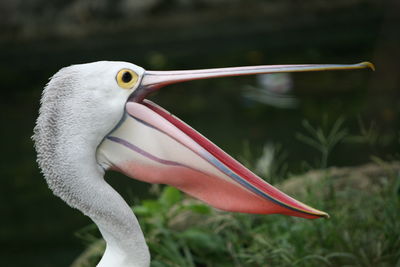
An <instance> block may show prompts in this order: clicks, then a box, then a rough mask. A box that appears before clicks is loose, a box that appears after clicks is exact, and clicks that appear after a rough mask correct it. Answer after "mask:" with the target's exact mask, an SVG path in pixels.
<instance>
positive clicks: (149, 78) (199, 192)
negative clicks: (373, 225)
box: [33, 61, 373, 266]
mask: <svg viewBox="0 0 400 267" xmlns="http://www.w3.org/2000/svg"><path fill="white" fill-rule="evenodd" d="M366 67H370V68H373V66H372V64H371V63H368V62H364V63H359V64H354V65H275V66H252V67H235V68H220V69H205V70H186V71H146V70H144V69H143V68H141V67H139V66H136V65H134V64H131V63H127V62H109V61H100V62H94V63H89V64H81V65H73V66H70V67H66V68H63V69H61V70H60V71H59V72H57V73H56V74H55V75H54V76H53V77H52V78H51V80H50V81H49V83H48V84H47V86H46V87H45V89H44V91H43V95H42V99H41V107H40V111H39V117H38V119H37V123H36V126H35V129H34V136H33V139H34V141H35V148H36V151H37V154H38V163H39V167H40V168H41V170H42V173H43V175H44V177H45V178H46V180H47V183H48V185H49V187H50V188H51V189H52V190H53V192H54V194H56V195H57V196H59V197H60V198H61V199H63V200H64V201H65V202H66V203H67V204H69V205H70V206H71V207H74V208H77V209H79V210H80V211H82V212H83V213H84V214H85V215H87V216H89V217H90V218H91V219H92V220H93V221H94V222H95V223H96V224H97V225H98V227H99V229H100V231H101V233H102V235H103V237H104V239H105V240H106V242H107V248H106V251H105V254H104V256H103V258H102V260H101V261H100V262H99V264H98V266H148V265H149V263H150V255H149V251H148V248H147V245H146V243H145V240H144V237H143V233H142V231H141V229H140V226H139V224H138V222H137V219H136V217H135V216H134V214H133V213H132V211H131V209H130V208H129V206H128V205H127V204H126V202H125V201H124V200H123V199H122V197H121V196H120V195H119V194H118V193H117V192H116V191H115V190H114V189H113V188H112V187H111V186H109V185H108V183H106V182H105V180H104V173H105V171H106V170H108V169H114V170H118V171H120V172H122V173H124V174H126V175H127V176H129V177H132V178H135V179H138V180H142V181H146V182H149V183H162V184H169V185H172V186H175V187H177V188H179V189H180V190H182V191H184V192H186V193H188V194H189V195H191V196H193V197H195V198H198V199H200V200H202V201H204V202H206V203H208V204H210V205H212V206H214V207H216V208H219V209H222V210H227V211H235V212H245V213H259V214H271V213H280V214H286V215H291V216H298V217H303V218H320V217H327V216H328V215H327V214H326V213H325V212H322V211H319V210H317V209H314V208H311V207H310V206H308V205H306V204H303V203H301V202H299V201H297V200H295V199H293V198H291V197H289V196H287V195H286V194H284V193H283V192H281V191H279V190H278V189H276V188H274V187H273V186H271V185H270V184H268V183H267V182H265V181H264V180H262V179H261V178H259V177H258V176H257V175H255V174H254V173H252V172H251V171H250V170H248V169H247V168H245V167H244V166H243V165H241V164H240V163H239V162H237V161H236V160H234V159H233V158H232V157H230V156H229V155H228V154H226V153H225V152H224V151H222V150H221V149H220V148H218V147H217V146H216V145H215V144H213V143H212V142H211V141H209V140H208V139H206V138H205V137H204V136H202V135H201V134H200V133H198V132H197V131H195V130H194V129H193V128H191V127H190V126H188V125H187V124H185V123H184V122H183V121H181V120H179V119H178V118H176V117H175V116H173V115H172V114H170V113H169V112H168V111H166V110H164V109H162V108H161V107H159V106H158V105H156V104H154V103H153V102H151V101H149V100H147V99H146V97H147V96H148V95H149V94H150V93H151V92H153V91H155V90H158V89H160V88H162V87H164V86H166V85H168V84H172V83H178V82H184V81H189V80H195V79H205V78H212V77H223V76H237V75H250V74H261V73H277V72H299V71H320V70H336V69H357V68H366ZM181 101H182V100H181Z"/></svg>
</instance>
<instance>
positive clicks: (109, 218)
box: [69, 148, 150, 267]
mask: <svg viewBox="0 0 400 267" xmlns="http://www.w3.org/2000/svg"><path fill="white" fill-rule="evenodd" d="M83 151H86V152H87V151H90V150H89V149H88V148H86V149H84V150H83ZM92 153H95V151H93V152H92ZM91 155H93V154H91ZM87 158H89V157H87ZM90 158H91V159H93V156H92V157H90ZM76 163H77V164H76V166H75V167H74V169H75V170H78V171H77V172H75V173H81V175H83V177H70V178H69V179H71V178H72V179H73V178H77V179H76V181H75V182H74V183H73V186H74V187H75V186H76V187H75V190H74V192H76V193H78V194H79V196H78V197H79V198H80V201H79V202H76V203H74V204H75V206H76V208H78V209H80V210H81V211H82V212H83V213H84V214H85V215H87V216H89V217H90V218H91V219H92V220H93V221H94V222H95V223H96V224H97V226H98V227H99V229H100V232H101V234H102V235H103V238H104V239H105V241H106V243H107V247H106V251H105V253H104V255H103V258H102V259H101V261H100V262H99V264H98V266H101V267H103V266H104V267H106V266H107V267H112V266H124V267H125V266H126V267H147V266H149V264H150V254H149V250H148V247H147V245H146V241H145V239H144V236H143V233H142V231H141V229H140V225H139V223H138V221H137V219H136V217H135V215H134V214H133V212H132V210H131V209H130V207H129V206H128V204H127V203H126V202H125V201H124V199H123V198H122V197H121V196H120V195H119V194H118V193H117V192H116V191H115V190H114V189H113V188H112V187H111V186H110V185H109V184H108V183H106V181H105V180H104V178H103V175H104V171H103V169H102V168H101V167H100V166H99V165H98V164H97V162H96V161H95V160H94V159H93V161H92V162H91V164H90V163H89V164H88V163H86V164H82V162H79V160H78V161H77V162H76ZM72 164H73V163H72ZM73 165H75V164H73Z"/></svg>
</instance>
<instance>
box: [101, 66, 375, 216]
mask: <svg viewBox="0 0 400 267" xmlns="http://www.w3.org/2000/svg"><path fill="white" fill-rule="evenodd" d="M359 68H372V69H373V65H372V64H371V63H368V62H364V63H360V64H355V65H280V66H257V67H238V68H224V69H209V70H193V71H167V72H161V71H146V72H145V73H144V76H143V78H142V80H141V84H140V86H139V87H138V89H136V91H135V92H134V93H133V95H132V97H131V98H130V101H128V102H127V104H126V112H125V114H124V116H123V118H122V120H121V122H120V123H119V124H118V126H117V127H116V128H115V129H114V130H113V131H112V132H111V133H110V134H109V135H108V136H107V137H106V138H105V139H104V141H103V142H102V143H101V144H100V146H99V148H98V151H97V159H98V162H99V163H100V164H101V165H102V166H108V167H109V168H110V169H115V170H119V171H121V172H123V173H125V174H126V175H128V176H130V177H134V178H136V179H138V180H142V181H145V182H149V183H162V184H169V185H172V186H175V187H177V188H179V189H180V190H182V191H184V192H186V193H188V194H189V195H192V196H194V197H196V198H198V199H200V200H202V201H204V202H206V203H208V204H210V205H212V206H214V207H216V208H219V209H222V210H227V211H236V212H246V213H259V214H270V213H280V214H286V215H291V216H297V217H303V218H319V217H328V214H327V213H325V212H322V211H319V210H317V209H314V208H311V207H309V206H307V205H306V204H303V203H301V202H299V201H297V200H295V199H293V198H291V197H289V196H288V195H286V194H284V193H283V192H281V191H279V190H278V189H276V188H274V187H273V186H271V185H270V184H268V183H267V182H265V181H264V180H263V179H261V178H260V177H258V176H257V175H255V174H254V173H253V172H251V171H250V170H248V169H247V168H246V167H244V166H243V165H242V164H240V163H239V162H238V161H236V160H235V159H233V158H232V157H230V156H229V155H228V154H226V153H225V152H224V151H222V150H221V149H220V148H219V147H217V146H216V145H215V144H213V143H212V142H211V141H209V140H208V139H206V138H205V137H204V136H202V135H201V134H200V133H198V132H197V131H195V130H194V129H193V128H191V127H190V126H188V125H187V124H185V123H184V122H183V121H181V120H179V119H178V118H176V117H175V116H173V115H172V114H171V113H169V112H168V111H166V110H164V109H162V108H161V107H159V106H157V105H156V104H154V103H152V102H151V101H148V100H146V99H144V98H145V97H146V96H147V94H149V93H150V92H152V91H154V90H156V89H158V88H160V87H162V86H165V85H167V84H171V83H177V82H183V81H188V80H194V79H204V78H212V77H223V76H237V75H250V74H258V73H276V72H289V71H292V72H294V71H318V70H337V69H359Z"/></svg>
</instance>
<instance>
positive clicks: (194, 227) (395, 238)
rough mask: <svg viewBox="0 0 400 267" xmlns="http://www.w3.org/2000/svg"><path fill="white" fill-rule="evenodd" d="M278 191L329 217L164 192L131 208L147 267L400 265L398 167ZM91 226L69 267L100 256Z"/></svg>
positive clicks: (303, 181) (326, 173)
mask: <svg viewBox="0 0 400 267" xmlns="http://www.w3.org/2000/svg"><path fill="white" fill-rule="evenodd" d="M300 185H301V186H300ZM280 187H281V188H282V189H283V190H284V191H286V192H288V193H290V194H292V195H295V196H296V198H300V199H302V200H304V201H305V202H306V203H309V204H313V205H314V206H317V208H320V209H322V210H325V211H327V212H329V213H330V215H331V218H330V219H319V220H305V219H300V218H294V217H287V216H282V215H268V216H266V215H250V214H234V213H227V212H221V211H216V210H214V209H212V208H210V207H208V206H206V205H204V204H201V203H200V202H197V201H195V200H193V199H190V198H187V197H186V196H184V195H182V194H181V193H180V192H179V191H178V190H176V189H174V188H172V187H164V188H163V190H162V192H161V193H159V197H158V198H157V199H156V200H144V201H143V202H142V203H141V204H140V205H137V206H136V207H134V208H133V211H134V212H135V214H136V215H137V216H138V218H139V221H140V223H141V226H142V229H143V231H144V233H145V236H146V240H147V242H148V244H149V247H150V250H151V254H152V266H154V267H162V266H400V213H399V210H400V164H399V163H392V164H388V163H384V162H379V163H375V164H370V165H365V166H362V167H359V168H329V169H325V170H322V171H312V172H309V173H307V174H305V175H303V176H300V177H292V178H291V179H288V180H287V181H286V182H285V183H283V184H281V186H280ZM331 187H333V188H334V189H335V193H334V194H331V193H330V188H331ZM94 229H95V227H94V226H91V227H89V228H88V229H85V230H83V231H81V232H80V236H81V237H83V238H84V239H85V240H89V241H90V242H89V243H90V245H89V247H88V249H87V250H86V251H85V252H84V253H83V254H82V255H81V257H80V258H78V259H77V260H76V262H75V263H74V264H73V266H75V267H76V266H95V263H96V262H97V261H98V260H99V258H100V257H101V255H102V253H103V249H104V241H102V240H101V239H97V238H94V236H95V231H94Z"/></svg>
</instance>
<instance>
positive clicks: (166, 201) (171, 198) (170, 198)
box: [159, 186, 182, 208]
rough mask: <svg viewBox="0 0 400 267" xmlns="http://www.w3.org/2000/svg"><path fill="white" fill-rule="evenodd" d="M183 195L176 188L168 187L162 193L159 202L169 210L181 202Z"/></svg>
mask: <svg viewBox="0 0 400 267" xmlns="http://www.w3.org/2000/svg"><path fill="white" fill-rule="evenodd" d="M181 199H182V194H181V192H180V191H179V190H178V189H176V188H175V187H171V186H166V187H165V188H164V190H163V192H162V193H161V196H160V200H159V202H160V203H161V204H162V205H164V206H165V207H167V208H170V207H171V206H173V205H174V204H176V203H177V202H179V201H181Z"/></svg>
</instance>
